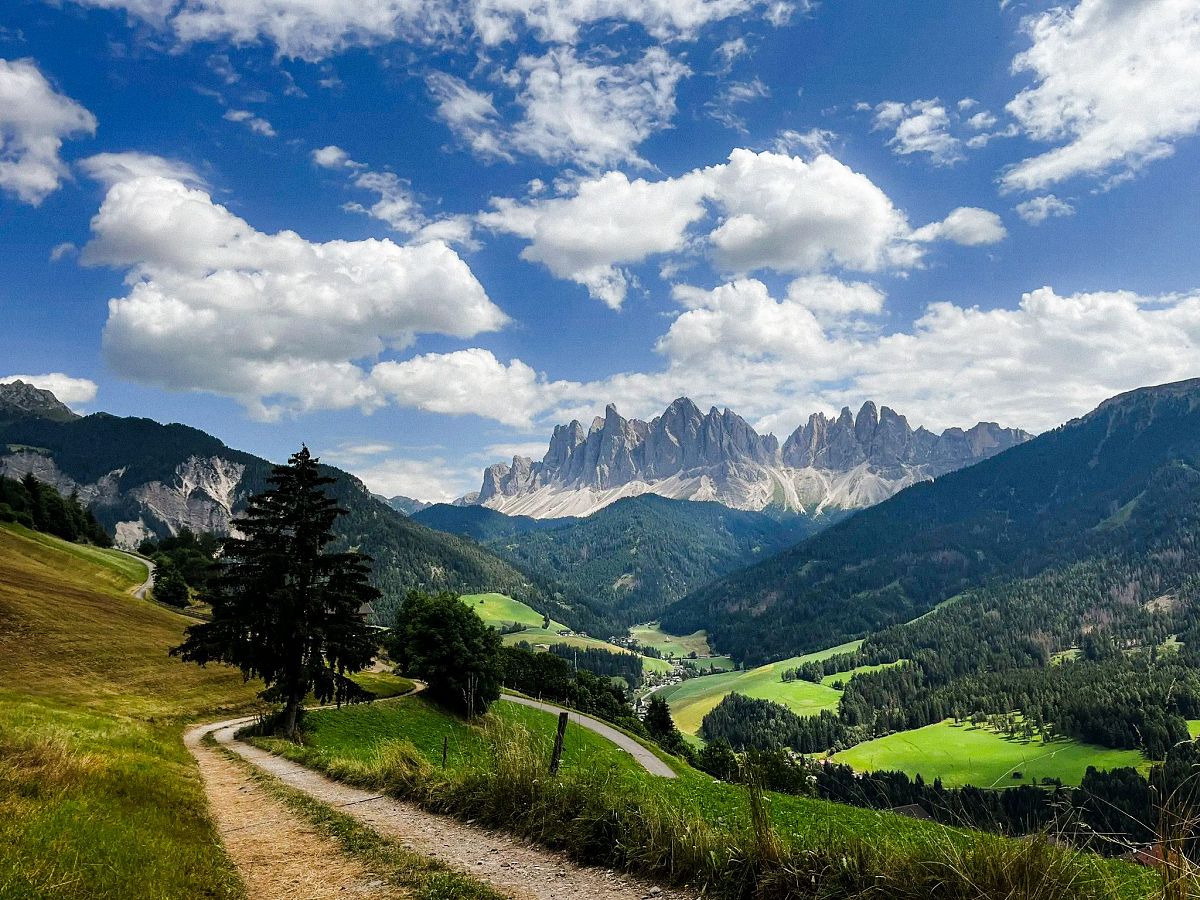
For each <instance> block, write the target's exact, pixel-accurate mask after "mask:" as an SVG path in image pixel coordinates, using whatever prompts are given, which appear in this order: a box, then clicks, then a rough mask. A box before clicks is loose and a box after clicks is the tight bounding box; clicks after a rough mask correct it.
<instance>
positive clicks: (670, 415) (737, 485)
mask: <svg viewBox="0 0 1200 900" xmlns="http://www.w3.org/2000/svg"><path fill="white" fill-rule="evenodd" d="M1030 437H1031V435H1030V434H1028V433H1027V432H1024V431H1021V430H1020V429H1016V428H1002V427H1001V426H999V425H997V424H995V423H993V422H980V423H979V424H977V425H975V426H973V427H972V428H969V429H966V430H964V429H961V428H949V429H947V430H946V431H943V432H942V433H941V434H934V433H933V432H931V431H928V430H927V429H925V428H923V427H919V428H916V429H914V428H912V426H910V425H909V423H908V420H907V419H906V418H905V417H904V416H902V415H899V414H898V413H896V412H895V411H894V410H892V409H890V408H889V407H887V406H884V407H882V408H879V407H877V406H876V405H875V403H873V402H870V401H868V402H866V403H864V404H863V406H862V408H861V409H860V410H859V412H858V415H853V414H851V412H850V410H849V408H845V409H843V410H842V412H841V414H840V415H838V416H837V417H836V418H828V417H827V416H825V415H824V414H823V413H814V414H813V415H811V416H810V417H809V418H808V421H807V422H806V423H805V424H804V425H802V426H801V427H799V428H797V429H796V431H795V432H793V433H792V434H791V435H790V436H789V437H788V438H787V439H786V440H785V441H784V442H783V444H782V445H780V443H779V441H778V439H777V438H776V437H775V436H774V435H771V434H767V435H760V434H759V433H758V432H756V431H755V430H754V429H753V428H752V427H751V426H750V425H749V424H748V423H747V422H746V421H745V419H743V418H742V417H741V416H739V415H737V414H736V413H734V412H732V411H731V410H729V409H725V410H724V411H719V410H718V409H717V408H716V407H713V408H712V409H711V410H709V412H708V413H707V414H706V413H703V412H701V410H700V409H699V407H697V406H696V404H695V403H693V402H692V401H691V400H689V399H688V398H686V397H681V398H679V399H678V400H676V401H675V402H673V403H672V404H671V405H670V406H668V407H667V409H666V410H665V411H664V412H663V413H662V415H660V416H656V417H655V418H654V419H652V420H651V421H649V422H643V421H641V420H639V419H626V418H624V417H623V416H621V415H620V414H619V413H618V412H617V409H616V407H615V406H612V405H609V406H608V408H607V409H606V410H605V414H604V417H603V418H601V417H596V418H595V419H594V420H593V421H592V424H591V426H590V427H588V428H585V427H584V426H583V425H582V424H581V423H580V422H579V421H572V422H571V423H570V424H567V425H559V426H557V427H556V428H555V429H554V433H553V435H552V436H551V438H550V445H549V448H548V449H547V451H546V454H545V456H544V457H543V458H542V459H541V461H539V462H534V461H533V460H532V459H531V458H529V457H524V456H515V457H513V460H512V463H511V464H509V463H498V464H496V465H493V466H490V467H488V468H487V469H485V470H484V473H483V483H482V486H481V487H480V490H479V493H478V496H476V497H474V498H469V499H471V500H472V501H473V502H475V503H478V504H481V505H483V506H486V507H488V508H490V509H494V510H498V511H500V512H504V513H508V514H511V515H526V516H533V517H537V518H542V517H559V516H586V515H589V514H590V513H592V512H595V511H596V510H597V509H600V508H601V507H603V506H606V505H607V504H609V503H612V502H614V501H616V500H619V499H621V498H623V497H629V496H636V495H638V494H643V493H654V494H659V495H661V496H664V497H669V498H673V499H685V500H715V501H718V502H720V503H723V504H724V505H726V506H729V507H732V508H735V509H749V510H763V509H766V508H768V507H776V508H780V509H784V510H791V511H794V512H800V513H804V514H806V515H810V516H819V515H822V514H825V513H827V512H830V511H832V510H839V509H840V510H846V509H859V508H863V507H866V506H871V505H873V504H875V503H878V502H880V501H881V500H885V499H887V498H888V497H890V496H892V495H893V494H895V493H896V492H897V491H899V490H901V489H903V488H905V487H908V486H909V485H911V484H915V483H917V482H920V481H926V480H929V479H931V478H936V477H937V476H939V475H943V474H945V473H947V472H951V471H954V470H956V469H959V468H962V467H963V466H968V465H971V464H973V463H975V462H978V461H980V460H983V459H987V458H988V457H990V456H993V455H995V454H997V453H1000V452H1002V451H1004V450H1007V449H1008V448H1010V447H1014V446H1016V445H1018V444H1021V443H1024V442H1025V441H1027V440H1029V438H1030Z"/></svg>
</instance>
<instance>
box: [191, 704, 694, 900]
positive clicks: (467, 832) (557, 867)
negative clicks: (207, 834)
mask: <svg viewBox="0 0 1200 900" xmlns="http://www.w3.org/2000/svg"><path fill="white" fill-rule="evenodd" d="M248 721H250V720H249V719H237V720H232V721H229V722H218V723H215V724H211V725H204V726H200V727H199V728H195V729H193V730H192V731H191V732H189V734H188V740H189V741H190V742H192V743H189V746H195V745H199V742H200V739H201V737H202V736H203V735H204V734H205V733H207V732H210V731H211V732H213V735H214V737H215V738H216V739H217V741H218V742H219V743H221V744H224V745H226V746H228V747H229V748H230V749H231V750H233V751H234V752H235V753H237V754H238V755H240V756H241V757H242V758H244V759H246V760H247V761H249V762H250V763H252V764H253V765H255V766H257V767H258V768H260V769H262V770H263V771H265V772H268V773H270V774H271V775H274V776H275V777H277V778H279V780H280V781H282V782H283V783H285V784H287V785H289V786H291V787H293V788H296V789H298V790H301V791H303V792H304V793H306V794H308V795H309V796H310V797H313V798H315V799H317V800H319V801H321V802H322V803H327V804H330V805H335V806H337V807H339V808H340V809H341V811H342V812H345V813H348V814H349V815H352V816H354V817H355V818H356V819H358V820H359V821H361V822H363V823H364V824H366V825H367V826H369V827H370V828H372V829H374V830H375V831H376V832H378V833H379V834H381V835H384V836H385V837H390V838H394V839H397V840H399V841H401V842H402V843H403V844H405V845H406V846H407V847H409V848H410V849H411V850H413V851H415V852H416V853H419V854H421V855H422V856H427V857H431V858H433V859H436V860H438V861H439V862H442V863H444V864H446V865H449V866H452V867H454V868H456V869H459V870H462V871H465V872H467V873H469V874H470V875H472V876H473V877H475V878H477V879H479V880H480V881H485V882H487V883H488V884H490V885H491V886H492V887H494V888H496V889H497V890H498V891H500V892H501V893H504V894H506V895H508V896H510V897H513V898H514V900H566V898H574V897H580V898H588V900H593V898H594V900H643V898H647V897H655V898H660V900H686V898H690V897H693V896H694V894H689V893H681V892H677V891H673V890H667V889H660V888H658V887H656V886H654V885H651V884H649V883H647V882H644V881H639V880H637V879H633V878H631V877H629V876H627V875H624V874H621V873H618V872H611V871H605V870H602V869H593V868H587V867H584V866H579V865H576V864H575V863H573V862H571V861H570V860H567V859H566V858H564V857H562V856H559V855H558V854H555V853H551V852H549V851H547V850H541V849H538V848H535V847H531V846H529V845H527V844H524V843H522V842H520V841H518V840H516V839H514V838H512V837H508V836H506V835H503V834H496V833H493V832H489V831H486V830H484V829H482V828H476V827H473V826H470V825H466V824H464V823H462V822H459V821H457V820H456V819H452V818H449V817H447V816H438V815H434V814H432V813H428V812H425V811H424V810H422V809H420V808H419V807H417V806H415V805H414V804H411V803H405V802H403V801H399V800H394V799H392V798H390V797H380V796H379V795H377V794H372V793H369V792H367V791H363V790H359V789H358V788H353V787H350V786H349V785H345V784H340V783H338V782H335V781H331V780H330V779H328V778H326V777H325V776H323V775H321V774H319V773H317V772H314V771H312V770H311V769H307V768H305V767H304V766H301V765H299V764H297V763H293V762H291V761H290V760H286V759H283V758H282V757H279V756H274V755H273V754H270V753H267V752H266V751H263V750H259V749H258V748H257V747H252V746H250V745H249V744H245V743H242V742H241V741H237V740H235V739H234V737H233V735H234V732H235V731H237V729H238V728H239V727H241V726H242V725H243V724H245V723H246V722H248ZM200 749H201V750H203V749H204V748H203V747H202V746H201V747H200ZM210 752H211V751H210ZM212 802H213V806H214V808H216V807H217V806H218V805H219V804H221V803H223V802H224V800H223V799H219V798H213V801H212ZM320 858H323V857H320ZM312 859H313V857H309V863H310V865H311V863H312ZM312 867H313V868H314V869H322V868H323V867H322V866H312ZM342 896H346V895H345V894H343V895H342ZM351 896H352V895H351Z"/></svg>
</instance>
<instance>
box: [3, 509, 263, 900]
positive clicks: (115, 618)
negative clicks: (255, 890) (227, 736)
mask: <svg viewBox="0 0 1200 900" xmlns="http://www.w3.org/2000/svg"><path fill="white" fill-rule="evenodd" d="M144 578H145V566H143V565H141V564H140V563H138V562H137V561H136V560H132V559H131V558H130V557H128V556H125V555H123V554H120V553H116V552H113V551H105V550H99V549H96V548H93V547H81V546H79V545H75V544H68V543H66V542H64V541H60V540H58V539H57V538H52V537H48V536H46V535H42V534H37V533H35V532H31V531H28V530H26V529H24V528H20V527H19V526H0V897H3V898H9V897H12V898H17V897H21V898H25V897H48V896H54V897H63V898H83V897H88V898H93V897H96V898H113V900H116V898H122V897H129V896H133V895H135V894H137V893H138V888H133V887H132V886H133V885H138V886H145V885H154V894H155V896H161V897H200V896H203V897H209V898H226V897H228V898H237V897H239V896H240V895H241V890H242V888H241V882H240V880H239V879H238V877H237V875H236V874H235V873H234V870H233V867H232V866H231V864H230V863H229V860H228V859H227V858H226V857H225V854H224V852H223V851H222V849H221V845H220V842H219V841H218V840H217V837H216V832H215V830H214V828H213V825H212V822H211V820H210V819H209V816H208V809H207V805H206V802H205V798H204V791H203V788H202V786H201V783H200V776H199V773H198V772H197V770H196V767H195V765H194V763H193V761H192V758H191V756H190V755H189V754H188V752H187V751H186V750H185V748H184V746H183V740H182V731H183V727H184V724H185V722H186V721H187V720H189V719H192V718H194V717H197V716H201V715H212V716H214V717H216V716H219V715H220V714H221V713H223V712H226V711H232V710H234V709H246V708H249V707H252V706H253V705H254V704H255V702H256V701H255V697H254V695H255V693H256V692H257V691H258V690H259V687H260V686H259V685H257V684H255V683H250V684H245V683H243V681H242V677H241V675H240V674H239V673H238V672H235V671H233V670H231V669H227V668H225V667H223V666H209V667H208V668H206V669H201V668H199V667H198V666H194V665H189V664H184V663H182V662H180V661H179V660H176V659H171V658H170V657H168V656H167V648H168V647H170V646H172V645H174V644H177V643H179V641H180V640H181V639H182V637H183V629H184V628H185V627H186V626H187V625H188V624H189V623H190V620H188V619H186V618H185V617H183V616H181V615H178V614H176V613H174V612H171V611H169V610H166V609H164V608H163V607H161V606H159V605H157V604H155V603H151V602H149V601H143V600H135V599H134V598H133V597H132V596H130V595H129V594H128V593H127V591H128V589H129V588H131V587H133V586H135V585H136V584H139V583H141V581H142V580H143V579H144ZM68 847H69V852H66V848H68Z"/></svg>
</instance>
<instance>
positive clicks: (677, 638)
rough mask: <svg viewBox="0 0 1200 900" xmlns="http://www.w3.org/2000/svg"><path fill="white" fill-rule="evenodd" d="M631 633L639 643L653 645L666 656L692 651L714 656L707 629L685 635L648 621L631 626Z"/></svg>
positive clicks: (683, 654) (681, 654) (682, 654)
mask: <svg viewBox="0 0 1200 900" xmlns="http://www.w3.org/2000/svg"><path fill="white" fill-rule="evenodd" d="M629 635H630V637H632V638H633V639H634V640H636V641H637V642H638V643H639V644H645V645H646V646H647V647H653V648H654V649H656V650H658V651H659V652H660V653H662V654H663V655H664V656H668V655H669V656H687V655H688V654H690V653H695V654H696V655H697V656H712V648H711V647H709V646H708V633H707V632H705V631H695V632H693V633H691V634H685V635H674V634H667V633H666V632H665V631H663V630H662V629H661V628H660V627H659V625H658V623H657V622H648V623H646V624H645V625H635V626H633V627H632V628H630V629H629Z"/></svg>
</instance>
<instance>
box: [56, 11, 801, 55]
mask: <svg viewBox="0 0 1200 900" xmlns="http://www.w3.org/2000/svg"><path fill="white" fill-rule="evenodd" d="M75 2H77V3H79V4H81V5H84V6H94V7H101V8H105V9H124V10H125V11H127V12H128V13H129V14H130V15H132V16H136V17H137V18H140V19H143V20H145V21H147V22H150V23H151V24H153V25H155V26H156V27H160V28H168V29H170V30H171V31H172V32H173V33H174V35H175V38H176V39H177V40H178V41H180V42H181V43H183V44H188V43H194V42H203V41H220V40H225V41H229V42H230V43H232V44H235V45H238V46H242V45H248V44H259V43H266V44H270V45H272V46H274V47H275V49H276V52H277V53H278V55H279V56H282V57H293V58H298V59H303V60H307V61H308V62H320V61H321V60H323V59H326V58H328V57H330V56H334V55H336V54H338V53H341V52H343V51H344V50H346V49H348V48H350V47H370V46H376V45H379V44H384V43H388V42H391V41H395V40H407V41H411V42H414V43H423V44H441V45H450V44H454V45H458V46H462V45H463V44H465V43H466V41H467V38H468V37H474V38H476V39H478V40H479V41H480V42H482V43H483V44H484V45H486V46H494V45H497V44H502V43H507V42H511V41H514V40H516V39H517V38H518V37H519V36H521V35H522V34H524V33H532V34H533V35H535V36H536V37H537V38H538V39H540V40H541V41H542V42H544V43H550V44H560V45H562V44H573V43H575V41H576V39H577V38H578V36H579V32H580V29H582V28H585V27H587V26H588V25H591V24H594V23H599V22H605V21H608V22H611V23H613V24H619V23H631V24H636V25H640V26H641V27H642V28H643V29H644V30H645V31H646V32H647V33H648V34H649V35H650V36H651V37H653V38H655V39H656V40H660V41H667V40H692V39H694V38H695V37H696V36H697V35H698V34H699V32H700V30H701V29H703V28H704V27H705V26H707V25H710V24H712V23H714V22H719V21H723V20H726V19H731V18H746V17H748V16H751V15H758V16H761V17H762V18H763V19H765V20H766V21H767V22H768V23H770V24H772V25H775V26H779V25H782V24H784V23H786V21H787V20H788V19H789V18H790V16H791V13H792V12H793V10H794V9H795V8H796V6H800V7H801V8H807V6H808V5H809V4H808V3H807V2H805V3H800V4H796V3H791V2H780V0H767V2H763V0H642V2H638V3H627V2H623V0H469V2H458V0H354V2H343V0H75Z"/></svg>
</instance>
